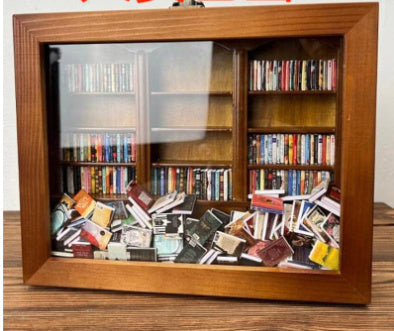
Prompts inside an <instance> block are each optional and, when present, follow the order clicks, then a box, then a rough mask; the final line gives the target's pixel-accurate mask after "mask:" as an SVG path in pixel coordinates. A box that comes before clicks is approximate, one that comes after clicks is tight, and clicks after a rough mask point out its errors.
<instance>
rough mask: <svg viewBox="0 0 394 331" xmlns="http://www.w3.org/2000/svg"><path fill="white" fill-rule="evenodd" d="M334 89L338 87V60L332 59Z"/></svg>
mask: <svg viewBox="0 0 394 331" xmlns="http://www.w3.org/2000/svg"><path fill="white" fill-rule="evenodd" d="M332 89H333V90H334V91H336V89H337V60H335V59H333V60H332Z"/></svg>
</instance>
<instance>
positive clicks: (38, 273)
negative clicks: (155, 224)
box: [14, 3, 378, 304]
mask: <svg viewBox="0 0 394 331" xmlns="http://www.w3.org/2000/svg"><path fill="white" fill-rule="evenodd" d="M377 32H378V4H377V3H352V4H332V5H289V6H262V7H239V8H234V7H232V8H205V9H168V10H146V11H114V12H85V13H61V14H37V15H33V14H32V15H29V14H27V15H16V16H14V40H15V72H16V101H17V124H18V146H19V173H20V203H21V221H22V250H23V277H24V282H25V283H26V284H29V285H45V286H61V287H79V288H95V289H111V290H126V291H142V292H161V293H179V294H190V295H215V296H229V297H248V298H265V299H281V300H303V301H321V302H323V301H324V302H338V303H356V304H367V303H369V302H370V297H371V256H372V254H371V253H372V252H371V250H372V218H373V214H372V212H373V183H374V144H375V98H376V65H377ZM322 35H336V36H343V40H344V52H343V53H344V54H343V63H344V67H343V68H342V71H341V70H340V72H342V82H343V86H342V95H341V102H342V120H341V137H342V148H341V160H342V162H341V189H342V218H341V220H342V238H341V240H342V245H341V246H342V249H341V270H340V272H325V271H324V272H323V271H307V272H306V271H300V270H279V269H276V268H262V267H260V268H257V267H238V266H237V267H232V266H204V265H201V266H200V265H189V264H160V263H135V262H117V261H97V260H80V259H61V258H53V257H51V256H50V240H49V214H50V210H49V179H48V172H47V169H48V148H47V129H46V128H47V123H46V118H47V117H46V107H45V87H44V84H45V82H44V78H45V74H44V66H43V63H44V61H43V46H44V44H45V43H91V42H123V41H124V42H126V41H127V42H137V41H164V40H165V41H179V40H217V39H240V38H265V37H297V36H322ZM236 57H237V61H243V56H242V54H238V55H236ZM239 79H241V80H242V79H244V78H243V77H239ZM237 98H238V99H239V100H240V103H244V102H245V100H243V98H242V96H238V97H237ZM239 116H241V120H242V121H243V120H244V119H242V118H243V116H244V115H243V114H240V115H239ZM237 166H238V167H244V166H245V164H239V165H237Z"/></svg>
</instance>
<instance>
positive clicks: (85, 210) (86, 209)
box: [73, 190, 96, 218]
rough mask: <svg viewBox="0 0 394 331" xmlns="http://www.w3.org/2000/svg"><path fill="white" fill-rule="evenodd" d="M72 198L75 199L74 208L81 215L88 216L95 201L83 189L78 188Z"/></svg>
mask: <svg viewBox="0 0 394 331" xmlns="http://www.w3.org/2000/svg"><path fill="white" fill-rule="evenodd" d="M73 199H74V200H75V201H76V203H75V206H74V208H75V210H76V211H77V212H78V213H79V214H80V215H81V216H82V217H84V218H88V217H89V216H90V215H91V214H92V213H93V211H94V208H95V207H96V201H94V200H93V198H92V197H91V196H90V195H89V194H87V193H86V191H85V190H80V191H79V192H78V193H77V194H76V195H75V196H74V197H73Z"/></svg>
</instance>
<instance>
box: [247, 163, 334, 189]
mask: <svg viewBox="0 0 394 331" xmlns="http://www.w3.org/2000/svg"><path fill="white" fill-rule="evenodd" d="M332 176H333V175H332V173H331V172H329V171H311V170H310V171H308V170H273V169H257V170H250V171H249V193H253V192H254V191H255V190H277V189H278V190H279V189H283V190H285V192H286V194H287V195H303V194H310V193H311V191H312V188H313V187H314V186H316V185H318V184H319V183H320V182H321V181H322V180H325V179H327V180H331V179H332Z"/></svg>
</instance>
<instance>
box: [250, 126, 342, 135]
mask: <svg viewBox="0 0 394 331" xmlns="http://www.w3.org/2000/svg"><path fill="white" fill-rule="evenodd" d="M248 132H249V133H318V134H333V133H335V127H329V126H327V127H324V126H278V127H264V128H248Z"/></svg>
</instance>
